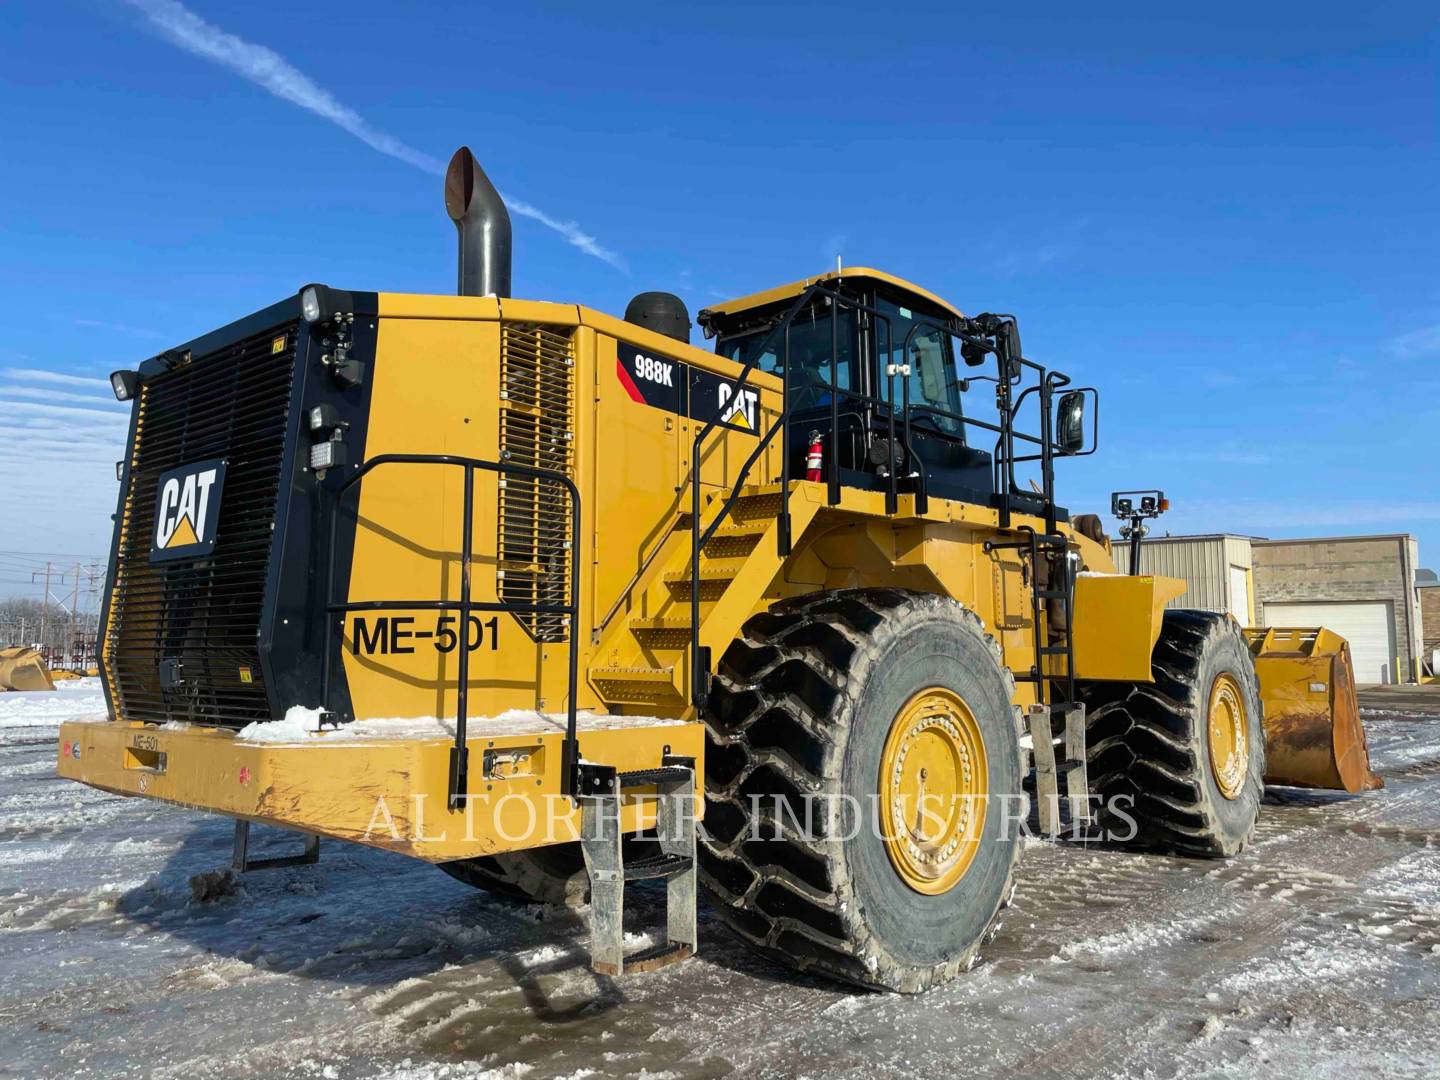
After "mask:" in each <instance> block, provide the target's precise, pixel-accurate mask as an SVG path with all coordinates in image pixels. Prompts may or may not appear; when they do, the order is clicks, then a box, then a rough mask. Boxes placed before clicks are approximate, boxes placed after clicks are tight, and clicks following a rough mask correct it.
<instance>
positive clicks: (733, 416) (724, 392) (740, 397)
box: [717, 382, 760, 431]
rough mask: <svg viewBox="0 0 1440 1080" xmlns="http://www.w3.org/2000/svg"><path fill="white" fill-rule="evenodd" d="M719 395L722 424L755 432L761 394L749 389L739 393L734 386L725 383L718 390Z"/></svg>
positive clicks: (743, 389)
mask: <svg viewBox="0 0 1440 1080" xmlns="http://www.w3.org/2000/svg"><path fill="white" fill-rule="evenodd" d="M717 393H718V395H719V398H720V422H721V423H722V424H727V425H729V426H730V427H737V428H741V429H742V430H744V431H754V430H755V406H756V405H758V404H759V403H760V395H759V393H757V392H756V391H754V390H751V389H749V388H748V387H747V388H742V389H741V390H740V391H739V392H738V393H737V392H736V390H735V388H734V387H733V386H731V385H730V384H729V383H723V382H722V383H721V384H720V386H719V387H718V388H717Z"/></svg>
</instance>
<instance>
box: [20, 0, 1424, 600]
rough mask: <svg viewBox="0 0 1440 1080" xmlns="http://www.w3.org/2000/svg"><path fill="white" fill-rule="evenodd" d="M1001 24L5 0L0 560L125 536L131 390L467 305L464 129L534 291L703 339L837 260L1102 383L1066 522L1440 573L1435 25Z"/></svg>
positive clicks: (1236, 10)
mask: <svg viewBox="0 0 1440 1080" xmlns="http://www.w3.org/2000/svg"><path fill="white" fill-rule="evenodd" d="M1013 10H1014V5H995V6H993V7H991V8H988V9H987V8H982V7H981V6H978V5H954V4H935V5H905V4H892V5H886V6H883V7H882V8H876V7H875V6H873V5H869V6H864V5H847V4H843V3H827V4H816V5H774V4H744V3H730V4H726V5H723V6H714V7H699V6H694V7H692V6H689V5H670V6H667V7H665V8H663V9H657V8H655V7H654V6H653V5H636V6H633V7H632V6H629V5H626V4H621V3H612V4H607V5H596V4H559V3H532V4H523V5H511V6H506V5H479V4H472V3H432V4H421V5H410V4H397V3H373V2H369V0H349V2H347V3H345V4H334V3H306V4H295V3H283V4H282V3H273V2H266V0H261V2H252V3H247V4H244V5H226V4H220V3H217V2H214V0H187V4H186V5H185V6H181V5H180V4H177V3H174V2H171V0H74V2H67V0H47V2H32V0H10V2H9V3H7V4H6V5H5V6H4V7H3V9H0V125H3V127H0V130H3V131H4V132H5V136H4V143H5V147H6V151H7V152H6V153H5V155H4V158H5V167H4V168H3V169H0V250H3V257H0V479H3V482H4V489H5V490H6V492H7V493H8V495H9V498H8V500H7V505H8V507H9V508H10V512H9V513H8V514H7V516H6V517H5V518H4V519H3V520H0V551H5V552H15V551H18V552H34V553H49V552H54V553H57V554H59V553H64V554H73V555H81V556H102V555H103V554H104V553H105V551H106V550H107V549H108V545H109V529H110V524H109V515H110V512H111V511H112V510H113V505H114V494H115V482H114V472H113V463H114V461H115V460H116V459H117V458H118V457H119V456H120V455H121V452H122V440H123V434H124V431H123V411H122V410H120V408H119V407H118V406H116V405H115V404H114V403H113V401H112V402H110V403H108V404H107V402H106V395H107V393H108V391H107V389H106V387H105V386H104V384H103V383H100V382H98V381H96V380H97V379H98V378H103V376H104V375H105V374H106V373H107V372H109V371H110V370H112V369H113V368H117V367H122V366H130V365H133V364H135V363H136V362H138V361H139V360H140V359H143V358H144V357H145V356H148V355H151V354H153V353H155V352H157V351H159V350H160V349H162V348H164V347H165V346H167V345H169V344H173V343H175V342H178V341H181V340H185V339H187V338H189V337H192V336H194V335H195V334H196V333H198V332H200V331H202V330H205V329H207V328H210V327H213V326H216V325H218V324H221V323H223V322H226V321H229V320H230V319H232V318H235V317H236V316H238V315H241V314H244V313H246V312H249V311H252V310H254V309H256V308H258V307H260V306H262V305H264V304H266V303H269V302H271V301H273V300H275V299H278V298H280V297H282V296H284V295H287V294H289V293H291V292H292V291H293V290H294V289H295V288H296V287H297V286H299V285H300V284H303V283H304V282H307V281H313V280H320V281H326V282H329V283H332V284H335V285H338V286H341V287H353V288H364V289H380V290H409V291H422V292H449V291H451V290H452V288H453V284H454V274H453V260H454V231H453V227H452V226H451V225H450V223H449V221H448V220H446V218H445V216H444V213H443V209H442V206H441V199H440V183H439V180H438V179H437V177H436V176H434V175H432V173H433V170H434V169H435V168H437V167H438V166H437V165H436V162H443V161H444V160H445V159H446V158H447V157H448V156H449V154H450V152H451V151H452V150H453V149H454V148H455V147H456V146H457V145H459V144H460V143H462V142H466V143H469V145H471V146H472V147H473V148H474V149H475V151H476V153H477V155H478V156H479V158H480V159H481V161H482V163H483V164H484V165H485V166H486V168H487V170H488V171H489V172H490V174H491V176H492V177H493V178H494V179H495V181H496V183H497V184H498V185H499V187H500V188H501V190H502V191H503V192H505V194H506V196H507V199H509V200H510V201H511V203H512V209H522V210H524V211H525V214H516V257H515V291H516V293H517V295H522V296H530V297H537V298H543V299H555V300H566V301H574V302H580V303H585V304H589V305H591V306H593V307H598V308H600V309H602V310H606V311H611V312H617V313H618V312H620V311H622V310H623V308H624V305H625V301H626V300H627V299H628V297H629V296H630V295H632V294H633V293H635V292H637V291H640V290H642V289H649V288H668V289H672V290H674V291H676V292H679V293H680V294H681V295H682V296H683V297H684V298H685V299H686V300H687V302H688V303H689V305H690V307H691V310H692V311H694V310H696V309H698V308H700V307H703V306H704V305H705V304H706V303H710V302H714V301H716V300H718V299H721V298H724V297H729V296H734V295H738V294H741V293H745V292H749V291H752V290H755V289H758V288H763V287H765V286H767V285H770V284H774V283H778V282H781V281H786V280H792V279H794V278H797V277H801V276H804V275H806V274H810V273H815V272H817V271H819V270H821V269H824V268H828V267H830V266H832V265H833V263H834V260H835V257H836V255H837V254H839V255H843V257H844V259H845V261H846V263H848V264H851V265H856V264H869V265H876V266H880V267H883V268H885V269H889V270H891V271H892V272H894V273H898V274H900V275H902V276H905V277H909V278H911V279H913V280H915V281H917V282H919V283H921V284H923V285H925V286H927V287H928V288H930V289H932V290H934V291H936V292H938V293H940V294H941V295H944V296H946V297H947V298H949V299H950V300H952V301H953V302H954V303H955V304H957V305H958V306H959V307H960V308H962V309H963V310H966V311H972V312H973V311H981V310H999V311H1010V312H1015V313H1016V314H1018V315H1019V317H1020V322H1021V326H1022V328H1023V332H1024V341H1025V346H1026V351H1027V353H1028V354H1029V355H1031V356H1032V357H1034V358H1035V359H1037V360H1040V361H1042V362H1044V363H1048V364H1051V365H1053V366H1057V367H1061V368H1063V369H1066V370H1068V371H1070V372H1072V373H1073V374H1074V375H1075V376H1076V377H1077V379H1079V380H1080V381H1083V382H1088V383H1094V384H1096V385H1099V386H1100V387H1101V388H1102V405H1101V447H1102V448H1101V452H1100V454H1098V455H1097V456H1096V457H1094V458H1091V459H1088V460H1087V461H1084V462H1076V463H1068V464H1067V465H1066V466H1064V467H1063V469H1062V475H1061V485H1062V491H1063V493H1064V499H1063V501H1068V503H1069V504H1070V505H1071V506H1072V508H1074V509H1077V510H1081V509H1104V508H1106V507H1108V492H1109V491H1110V490H1111V489H1112V488H1117V487H1142V486H1152V485H1154V486H1161V487H1164V488H1165V489H1166V490H1167V491H1168V492H1169V494H1170V495H1171V497H1172V499H1173V501H1174V503H1175V509H1174V510H1173V511H1172V512H1171V514H1170V515H1169V516H1168V517H1167V518H1166V519H1165V521H1164V522H1163V525H1162V528H1169V529H1170V530H1171V531H1174V532H1177V533H1178V532H1197V531H1205V532H1209V531H1235V532H1244V533H1254V534H1260V535H1268V536H1289V535H1323V534H1332V533H1334V534H1338V533H1345V534H1348V533H1358V532H1399V531H1409V532H1413V533H1415V534H1416V535H1418V536H1419V537H1420V540H1421V561H1422V563H1424V564H1429V565H1434V564H1436V563H1440V497H1437V491H1436V481H1437V479H1440V476H1437V473H1440V466H1437V458H1440V455H1437V454H1436V452H1435V450H1434V445H1435V436H1436V431H1437V428H1440V396H1437V391H1440V374H1437V371H1440V369H1437V361H1440V247H1437V243H1436V241H1437V237H1440V228H1437V227H1440V198H1437V178H1440V170H1437V100H1440V79H1437V41H1440V35H1437V16H1436V14H1435V9H1434V8H1433V6H1432V5H1428V4H1422V3H1408V4H1394V3H1388V4H1387V3H1380V4H1375V5H1370V6H1368V7H1367V8H1365V9H1364V10H1363V11H1362V10H1361V9H1358V8H1356V7H1355V6H1354V5H1353V4H1325V3H1320V4H1316V3H1307V4H1303V5H1302V4H1290V3H1270V4H1255V3H1249V4H1243V5H1241V4H1236V5H1228V4H1209V5H1203V6H1200V7H1197V9H1196V10H1195V11H1193V12H1179V11H1171V10H1167V9H1166V8H1165V7H1164V6H1157V5H1153V4H1143V5H1139V4H1137V5H1084V6H1077V5H1073V4H1031V5H1026V6H1025V13H1024V15H1023V16H1021V15H1016V14H1013V13H1011V12H1013ZM1097 12H1098V13H1097ZM23 565H24V560H23V559H21V560H15V559H11V560H9V561H8V562H7V563H4V564H0V595H4V594H6V593H7V592H10V591H24V590H23V589H21V587H20V586H19V585H16V584H14V582H15V581H17V580H19V579H18V578H17V577H16V574H17V573H19V571H20V570H21V569H23Z"/></svg>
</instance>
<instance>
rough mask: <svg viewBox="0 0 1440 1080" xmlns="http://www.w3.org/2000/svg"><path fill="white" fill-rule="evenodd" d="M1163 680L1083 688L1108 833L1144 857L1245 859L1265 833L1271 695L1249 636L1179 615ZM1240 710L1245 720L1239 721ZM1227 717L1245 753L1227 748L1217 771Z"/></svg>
mask: <svg viewBox="0 0 1440 1080" xmlns="http://www.w3.org/2000/svg"><path fill="white" fill-rule="evenodd" d="M1151 671H1152V674H1153V676H1154V680H1155V681H1154V683H1084V684H1082V685H1081V688H1080V697H1081V699H1082V700H1083V701H1084V702H1085V705H1086V716H1087V725H1088V731H1087V751H1088V753H1087V756H1088V763H1087V767H1088V771H1089V779H1090V790H1091V792H1092V794H1093V795H1094V796H1096V797H1097V798H1098V800H1099V808H1100V825H1101V827H1102V829H1104V830H1105V832H1106V834H1107V835H1108V836H1109V837H1110V838H1111V839H1117V840H1120V841H1121V842H1124V843H1127V844H1128V845H1130V846H1133V847H1137V848H1141V849H1144V850H1150V851H1162V852H1166V853H1170V854H1177V855H1194V856H1201V857H1208V858H1228V857H1230V856H1232V855H1235V854H1238V853H1239V852H1240V851H1241V850H1242V849H1243V848H1244V847H1245V845H1246V844H1247V843H1248V842H1249V840H1250V837H1251V836H1252V835H1253V833H1254V830H1255V821H1256V818H1257V817H1258V816H1259V813H1260V797H1261V795H1262V793H1263V791H1264V781H1263V779H1262V778H1263V777H1264V775H1265V735H1264V731H1263V729H1262V727H1261V723H1260V721H1261V712H1260V709H1261V706H1260V690H1259V683H1258V681H1257V679H1256V678H1255V665H1254V662H1253V661H1252V660H1251V657H1250V651H1249V649H1248V648H1246V645H1245V639H1244V638H1243V636H1242V635H1241V633H1240V628H1239V626H1238V625H1237V624H1236V623H1235V621H1234V620H1233V619H1231V618H1230V617H1229V616H1227V615H1217V614H1214V613H1213V612H1208V611H1167V612H1165V615H1164V621H1163V623H1162V625H1161V629H1160V639H1159V641H1158V642H1157V643H1156V645H1155V651H1154V653H1153V654H1152V663H1151ZM1217 694H1223V695H1224V696H1222V697H1221V698H1219V699H1217V697H1216V695H1217ZM1237 703H1238V706H1239V708H1240V709H1241V710H1243V717H1240V716H1236V715H1234V712H1235V709H1234V707H1235V705H1236V704H1237ZM1225 710H1229V712H1230V715H1231V716H1232V718H1233V719H1234V720H1236V721H1237V722H1235V723H1234V725H1233V726H1234V730H1236V731H1243V732H1244V743H1245V745H1244V746H1243V747H1239V746H1237V745H1235V744H1233V743H1228V742H1227V744H1226V745H1228V746H1229V747H1230V750H1229V751H1221V752H1219V761H1218V762H1217V751H1216V750H1212V746H1211V741H1210V740H1211V725H1212V719H1214V720H1215V721H1216V722H1217V723H1219V722H1220V721H1221V720H1224V719H1225V717H1226V715H1227V714H1226V712H1225ZM1227 722H1228V721H1227ZM1217 730H1219V731H1222V732H1223V731H1225V730H1227V727H1226V725H1225V724H1220V726H1219V727H1218V728H1217ZM1116 800H1119V801H1118V803H1117V802H1116ZM1117 809H1118V810H1119V811H1120V812H1118V813H1117V812H1116V811H1117Z"/></svg>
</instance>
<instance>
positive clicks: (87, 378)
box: [0, 368, 110, 390]
mask: <svg viewBox="0 0 1440 1080" xmlns="http://www.w3.org/2000/svg"><path fill="white" fill-rule="evenodd" d="M0 375H4V377H5V378H7V379H16V380H19V381H21V382H43V383H58V384H60V385H61V386H87V387H95V388H96V389H106V390H108V389H109V386H110V380H109V379H105V378H102V377H100V376H99V375H66V374H65V373H64V372H60V371H46V370H44V369H43V368H6V369H5V370H4V371H0Z"/></svg>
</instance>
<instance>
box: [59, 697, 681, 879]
mask: <svg viewBox="0 0 1440 1080" xmlns="http://www.w3.org/2000/svg"><path fill="white" fill-rule="evenodd" d="M479 726H480V725H476V727H479ZM472 730H473V729H472ZM703 732H704V729H703V727H702V726H701V725H699V724H693V723H679V722H672V723H666V724H652V725H648V726H633V727H623V728H604V727H601V728H596V729H593V730H582V731H581V732H580V733H579V739H580V754H581V756H582V758H584V759H585V760H587V761H596V762H603V763H604V764H606V765H613V766H614V767H616V768H617V769H620V770H622V771H626V770H631V769H642V768H653V767H654V766H657V765H659V764H660V762H661V758H662V756H663V755H664V754H665V753H671V754H677V755H681V756H688V757H694V758H695V759H696V761H697V763H698V762H699V760H700V759H701V755H702V754H703V753H704V734H703ZM561 740H562V735H561V734H559V733H557V732H550V731H547V732H544V733H531V734H522V735H503V736H495V737H493V738H492V737H484V735H483V732H482V733H481V735H479V736H477V737H474V738H471V739H470V740H468V742H469V746H470V792H471V799H470V801H469V804H468V805H467V806H466V807H464V808H462V809H459V810H456V811H454V812H451V811H449V810H448V809H447V808H446V795H447V792H446V785H447V782H448V769H449V755H450V746H451V743H450V742H449V741H448V740H445V739H440V738H434V739H380V740H369V741H366V740H362V739H354V738H349V737H347V736H346V735H345V733H344V731H343V730H342V731H339V732H326V733H324V734H318V735H312V736H310V737H308V738H307V739H305V740H304V741H303V742H297V743H255V742H241V741H240V740H238V739H237V738H236V737H235V734H234V733H233V732H231V731H226V730H221V729H216V728H193V727H192V728H184V729H178V730H167V729H164V728H159V727H155V726H153V725H149V724H141V723H129V722H125V721H113V722H109V723H99V724H93V723H92V724H85V723H70V724H65V725H63V726H62V727H61V728H60V745H59V748H58V749H59V763H58V766H57V771H58V772H59V774H60V775H61V776H63V777H66V778H68V779H71V780H79V781H80V782H82V783H85V784H90V785H91V786H93V787H98V788H103V789H104V790H106V791H113V792H115V793H116V794H120V795H141V796H145V797H147V798H152V799H160V800H162V801H164V802H170V803H175V804H177V805H180V806H187V807H192V808H195V809H199V810H209V811H213V812H215V813H220V814H228V815H230V816H232V817H238V818H246V819H249V820H251V821H257V822H262V823H265V824H271V825H283V826H285V827H287V828H292V829H301V830H304V831H306V832H311V833H317V834H319V835H321V836H329V837H334V838H336V839H340V840H353V841H355V842H356V843H360V844H370V845H372V846H375V847H382V848H388V849H390V850H392V851H399V852H403V853H404V854H406V855H412V856H414V857H416V858H419V859H424V860H426V861H428V862H447V861H450V860H452V859H464V858H470V857H473V856H477V855H493V854H496V853H497V852H504V851H519V850H523V849H526V848H534V847H544V846H547V845H549V844H558V843H565V842H568V841H571V840H575V839H578V838H579V830H580V812H579V810H578V808H577V805H576V803H575V802H574V801H573V800H571V799H569V798H566V797H564V796H562V795H561V794H560V761H561V754H560V747H561ZM697 784H698V778H697ZM702 807H703V800H702V799H701V798H700V795H699V793H698V792H697V795H696V816H697V818H698V817H699V815H700V814H701V812H702ZM621 814H622V816H621V826H622V828H623V829H624V831H626V832H634V831H637V830H639V829H643V828H649V827H651V826H653V824H654V818H655V807H654V800H653V799H643V798H641V799H635V800H632V801H629V802H627V804H626V805H625V806H624V808H623V809H622V811H621Z"/></svg>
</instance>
